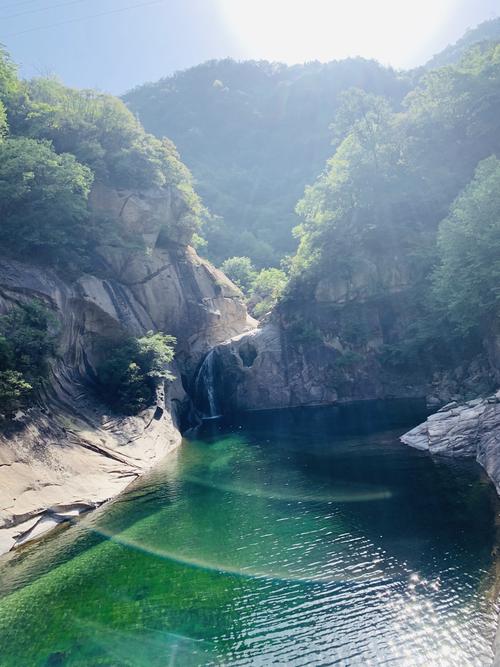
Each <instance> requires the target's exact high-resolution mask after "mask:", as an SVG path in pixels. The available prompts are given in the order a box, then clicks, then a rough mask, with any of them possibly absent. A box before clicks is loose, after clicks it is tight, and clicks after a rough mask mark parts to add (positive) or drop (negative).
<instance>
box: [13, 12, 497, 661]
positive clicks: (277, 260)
mask: <svg viewBox="0 0 500 667" xmlns="http://www.w3.org/2000/svg"><path fill="white" fill-rule="evenodd" d="M491 23H492V25H489V26H488V29H487V31H486V32H487V39H482V38H481V39H479V37H478V39H477V41H474V39H473V35H468V38H467V39H466V40H465V42H466V44H464V45H463V48H462V47H460V46H459V45H458V46H456V49H455V50H453V49H452V50H451V51H447V52H446V53H445V54H444V55H443V57H445V56H446V61H447V62H446V63H443V64H441V63H440V62H439V59H438V60H437V61H436V62H435V63H434V64H433V63H432V62H431V63H430V64H428V65H427V66H426V68H420V69H418V70H413V71H410V72H395V71H394V70H392V69H390V68H384V67H382V66H380V65H378V64H377V63H374V62H372V61H364V60H362V59H349V60H346V61H342V62H334V63H329V64H320V63H312V64H307V65H300V66H296V67H287V66H285V65H276V64H272V63H266V62H261V63H255V62H251V63H237V62H234V61H228V60H225V61H214V62H211V63H207V64H205V65H202V66H199V67H198V68H193V69H192V70H189V71H188V72H185V73H179V74H177V75H174V76H173V77H171V78H169V79H163V80H161V81H160V82H158V83H157V84H146V85H145V86H143V87H139V88H137V89H135V90H134V91H130V92H129V93H127V94H126V95H125V96H124V101H121V100H119V99H117V98H114V97H112V96H109V95H105V94H103V93H98V92H96V91H79V90H75V89H71V88H67V87H65V86H64V85H63V84H61V83H59V82H58V81H56V80H54V79H50V78H47V79H45V78H39V79H35V80H33V81H23V80H21V79H19V77H18V76H17V72H16V69H15V67H14V66H13V65H12V63H11V62H10V59H9V58H8V56H7V54H6V53H4V52H3V51H2V52H1V53H0V65H1V66H0V195H1V196H0V220H1V224H0V243H1V253H0V572H1V575H2V576H1V578H0V664H1V665H6V666H7V665H16V666H17V665H19V664H20V659H24V660H25V664H26V665H41V666H42V665H43V666H44V667H48V666H49V665H52V666H54V665H75V666H76V665H80V666H81V665H94V664H95V665H97V664H103V665H110V666H113V665H122V664H123V665H129V664H130V665H148V666H149V665H156V664H158V665H164V664H179V665H190V664H192V665H218V664H235V665H245V664H246V665H248V664H269V662H271V661H274V662H277V663H278V664H296V665H307V664H340V665H344V664H348V665H351V664H352V665H355V664H363V665H364V664H372V663H376V664H397V665H405V664H412V665H413V664H415V665H428V664H442V665H456V664H460V665H469V664H470V665H488V664H491V662H492V661H493V660H494V659H495V658H494V653H495V650H494V647H493V641H494V636H495V629H496V625H497V620H498V582H499V579H498V573H497V569H498V556H497V553H498V545H499V543H498V516H499V505H498V497H497V493H499V492H500V394H499V390H498V387H499V386H500V323H499V313H500V310H499V307H498V304H499V291H498V285H499V280H500V264H499V262H500V162H499V158H500V139H499V137H500V119H499V117H498V113H497V111H498V102H499V101H500V43H499V42H498V38H499V35H500V23H499V22H498V20H497V21H493V22H491ZM478 30H479V29H478ZM477 34H478V35H479V36H481V35H483V32H482V31H481V30H479V32H478V33H477ZM446 54H447V55H446ZM229 120H230V121H231V123H229ZM141 123H144V125H145V127H143V125H142V124H141ZM148 131H149V132H153V133H154V134H149V133H148ZM155 135H156V136H155ZM164 136H169V137H172V138H173V139H174V140H175V141H176V143H177V144H179V146H180V147H181V150H182V153H181V155H179V153H177V150H176V148H175V146H174V144H173V143H172V141H170V139H165V138H164ZM288 149H289V150H288ZM183 160H185V161H186V163H187V165H188V167H189V168H190V169H191V170H192V172H193V173H194V178H193V177H192V176H191V173H190V171H189V169H188V168H187V167H186V165H185V164H184V162H183ZM260 166H262V174H261V177H260V178H257V177H256V176H255V174H256V173H257V172H258V170H259V167H260ZM273 183H274V186H275V187H274V188H273ZM311 183H312V184H311ZM198 190H199V191H200V192H202V194H203V202H202V201H201V199H200V197H199V196H198V194H197V192H198ZM299 199H300V201H299V203H298V204H297V206H296V208H294V207H295V204H296V202H297V200H299ZM292 200H293V201H292ZM206 204H208V205H209V207H210V209H211V210H210V211H209V210H208V209H207V208H206V207H205V205H206ZM273 221H274V222H273ZM292 229H293V235H292ZM294 239H295V240H294ZM195 248H196V249H195ZM243 253H244V254H245V256H243ZM247 255H248V256H247ZM205 256H207V257H208V259H207V258H205ZM210 260H211V261H210ZM227 260H236V261H233V262H232V264H231V263H230V264H229V265H230V266H231V265H232V266H233V268H234V267H236V268H238V267H239V269H240V270H241V268H242V267H243V268H244V269H245V271H246V274H245V275H243V273H244V272H242V271H240V274H238V272H237V271H235V273H234V275H231V278H233V280H234V282H233V281H232V280H231V279H230V278H229V277H227V276H226V275H225V274H224V272H223V271H222V270H221V269H219V268H216V266H215V265H214V264H212V262H214V263H215V264H217V265H219V266H221V265H222V264H223V263H224V262H225V261H227ZM241 260H243V262H242V261H241ZM259 278H260V282H259ZM236 283H237V284H236ZM258 306H261V308H260V309H259V308H258ZM250 312H251V313H254V314H258V315H259V320H257V319H255V318H254V317H253V316H252V315H251V314H249V313H250ZM495 489H496V492H497V493H495ZM107 501H109V502H107ZM90 510H95V511H93V512H90ZM87 513H88V516H80V515H83V514H87ZM26 625H29V626H30V627H31V628H32V631H31V632H30V633H29V634H26V633H25V632H24V631H23V627H24V626H26Z"/></svg>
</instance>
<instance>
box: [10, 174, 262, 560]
mask: <svg viewBox="0 0 500 667" xmlns="http://www.w3.org/2000/svg"><path fill="white" fill-rule="evenodd" d="M91 201H92V207H93V210H94V211H95V212H96V214H97V213H98V214H101V215H102V214H105V215H106V216H107V217H108V218H112V219H113V220H114V221H115V222H117V223H118V224H120V225H122V226H123V228H124V229H125V230H127V231H133V232H134V233H135V234H136V235H139V238H142V241H143V244H144V247H143V248H141V249H127V248H125V247H123V246H120V247H111V246H106V247H101V248H98V249H97V250H96V256H95V271H93V272H92V273H89V274H84V275H82V276H80V277H79V278H78V279H77V280H73V281H69V280H65V279H64V277H62V276H61V275H58V274H56V273H55V272H53V271H51V270H48V269H43V268H40V267H36V266H34V265H31V264H23V263H20V262H16V261H12V260H7V259H1V260H0V312H5V311H7V310H8V309H9V308H11V307H12V306H14V305H16V304H18V303H21V302H23V301H26V300H30V299H32V298H37V299H40V300H42V301H43V302H44V303H45V304H46V305H47V307H48V308H50V309H51V311H52V312H53V313H54V315H55V318H56V319H57V321H58V328H59V330H60V332H61V334H60V339H59V349H58V355H57V358H56V359H54V360H53V362H52V365H51V377H50V382H49V383H48V385H47V387H46V388H45V390H44V392H43V395H41V396H40V399H39V401H38V404H37V406H36V407H33V408H31V409H30V410H28V411H27V412H26V413H25V414H22V413H20V414H18V415H17V417H16V419H15V421H14V423H13V424H12V425H11V426H10V427H9V428H8V429H7V430H5V431H4V432H3V433H2V435H1V436H0V553H1V552H2V551H5V550H7V549H9V548H11V547H12V546H13V545H15V544H19V543H22V542H23V541H25V540H26V539H29V538H32V537H34V536H36V535H37V534H39V533H40V532H43V531H44V530H46V529H48V528H50V527H52V526H54V525H56V524H57V523H59V522H61V521H63V520H65V519H66V518H67V517H68V516H71V515H75V514H78V513H80V512H82V511H85V510H86V509H89V508H92V507H94V506H95V505H96V504H98V503H100V502H102V501H104V500H106V499H107V498H109V497H111V496H113V495H115V494H116V493H118V492H119V491H120V490H121V489H123V488H124V487H125V486H126V485H127V484H128V483H129V482H130V481H131V480H132V479H134V478H135V477H137V475H139V474H140V473H141V472H142V471H143V470H145V469H147V468H149V467H151V466H152V465H153V464H154V463H155V462H156V461H158V460H159V459H160V458H161V457H162V456H164V455H165V454H166V453H167V452H168V451H169V450H170V449H171V448H173V447H175V446H177V445H178V444H179V442H180V434H179V431H178V428H177V424H178V419H179V413H180V411H181V409H183V408H185V407H186V406H189V398H188V396H187V395H186V390H185V389H186V387H189V386H190V384H191V383H192V378H193V375H194V372H195V369H196V368H197V366H198V365H199V363H200V360H201V359H202V357H203V356H204V355H205V354H206V353H207V351H208V350H209V349H211V348H212V347H213V346H214V345H217V344H219V343H221V342H222V341H224V340H226V339H227V338H229V337H231V336H234V335H236V334H241V333H242V332H244V331H246V330H248V329H251V328H252V327H253V326H254V324H255V323H254V322H253V321H252V320H251V318H249V317H248V316H247V312H246V309H245V306H244V303H243V301H242V298H241V294H240V293H239V291H238V290H237V289H236V288H235V287H234V285H232V283H231V282H230V281H229V280H228V279H227V278H226V277H225V276H224V275H223V274H222V273H221V272H220V271H217V270H216V269H215V268H214V267H212V266H211V265H210V264H209V263H208V262H206V261H204V260H202V259H200V258H199V257H198V256H197V255H196V253H195V251H194V250H193V249H192V248H190V247H188V246H186V244H185V243H186V238H185V237H184V236H183V232H182V229H184V224H183V220H182V216H183V215H186V212H185V209H184V208H183V205H182V201H180V200H178V199H177V198H176V195H175V193H173V192H171V191H170V190H168V189H166V190H165V189H164V190H161V191H151V192H146V193H144V192H131V191H126V192H125V191H122V192H119V191H116V190H110V189H108V188H104V187H103V186H96V188H95V189H94V191H93V193H92V197H91ZM149 330H162V331H165V332H167V333H169V334H173V335H175V336H176V337H177V339H178V345H177V354H176V362H175V368H174V369H173V371H174V374H175V375H176V376H177V379H176V381H175V382H174V383H172V384H170V385H168V386H166V387H159V389H158V392H157V398H156V404H155V405H154V406H152V407H151V408H150V409H149V410H146V411H145V412H144V413H142V414H140V415H139V416H138V417H127V418H119V417H116V416H113V415H109V414H108V412H109V411H108V409H107V408H105V407H104V406H103V405H100V404H99V402H98V401H97V399H96V398H95V395H94V393H93V391H92V382H93V378H94V372H95V368H96V365H97V363H98V362H99V360H100V355H101V354H102V352H101V351H100V350H101V349H102V346H99V344H98V343H99V341H102V339H103V338H105V339H108V340H114V339H116V340H118V339H120V338H121V337H123V335H135V336H139V335H142V334H144V333H145V332H147V331H149Z"/></svg>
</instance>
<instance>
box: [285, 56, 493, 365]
mask: <svg viewBox="0 0 500 667" xmlns="http://www.w3.org/2000/svg"><path fill="white" fill-rule="evenodd" d="M499 102H500V45H496V44H494V45H481V46H477V47H475V48H473V49H472V50H471V51H469V52H468V53H467V55H466V56H465V57H464V58H463V59H462V60H460V62H459V63H458V64H456V65H452V66H448V67H444V68H441V69H438V70H435V71H431V72H428V73H426V74H425V75H424V76H423V77H422V78H421V80H420V81H419V83H418V85H417V86H416V88H415V89H414V90H413V91H412V92H411V93H410V94H409V95H408V96H407V97H406V99H405V100H404V102H403V110H402V111H401V112H398V113H394V112H392V110H391V108H390V105H389V103H388V102H387V101H386V100H384V99H383V98H381V97H377V96H374V95H369V94H366V93H365V92H363V91H361V90H352V91H349V92H348V93H346V94H344V95H343V97H342V107H341V110H340V112H339V113H338V119H339V122H338V123H337V124H335V125H334V127H333V130H334V132H336V134H337V136H339V135H342V134H343V135H344V138H343V140H342V141H341V142H340V143H339V144H338V147H337V149H336V151H335V153H334V155H333V157H331V158H330V160H329V161H328V163H327V167H326V169H325V171H324V172H323V173H322V174H321V175H320V176H319V178H318V180H317V181H316V183H315V184H314V185H313V186H311V187H309V188H307V189H306V192H305V196H304V197H303V199H302V200H301V201H300V202H299V204H298V207H297V211H298V213H299V214H300V215H301V217H302V223H301V225H299V226H298V227H297V228H296V230H295V233H296V235H297V237H298V239H299V249H298V252H297V254H296V255H295V257H294V258H293V261H292V263H291V281H290V284H289V286H288V288H287V293H286V298H287V299H289V300H292V301H293V300H295V299H299V300H302V301H304V302H307V301H309V300H311V299H314V298H315V294H316V291H317V289H318V285H320V284H321V282H322V281H324V280H325V279H326V280H329V281H331V282H335V281H345V282H346V283H352V282H353V281H355V280H356V277H357V276H359V275H362V274H363V272H364V271H365V270H366V266H372V267H377V276H376V277H375V275H374V277H373V280H372V283H371V285H370V290H371V293H372V295H376V294H379V295H380V296H381V295H383V294H387V293H388V292H390V290H391V289H392V288H393V287H394V285H393V284H392V282H393V280H394V275H395V273H396V274H399V275H400V278H398V280H399V281H400V287H401V286H404V285H406V287H407V288H410V287H411V289H408V290H407V299H409V300H410V303H411V304H412V309H413V313H414V316H413V321H412V322H411V323H410V324H409V325H408V326H407V328H406V330H405V331H403V332H401V338H400V340H399V342H398V344H397V347H398V350H399V353H402V356H403V357H405V356H406V358H407V359H410V361H411V363H413V364H415V363H419V362H420V361H421V360H422V358H423V357H429V353H430V356H431V357H432V362H433V363H434V364H435V363H436V356H439V355H438V354H437V350H438V349H440V350H441V351H443V350H445V348H447V349H448V351H450V350H452V349H454V348H455V349H459V350H460V354H462V353H463V352H464V350H466V351H467V353H470V354H474V353H477V352H478V351H479V349H480V344H479V341H480V340H481V332H482V331H484V329H485V328H486V329H487V328H488V326H491V324H492V322H493V321H494V319H495V318H496V317H498V305H499V304H498V297H499V294H498V287H497V286H498V278H499V267H498V257H499V256H500V245H499V242H498V237H499V233H500V232H499V230H500V216H499V215H498V201H497V199H498V196H497V193H498V163H497V160H496V158H495V157H494V155H498V154H499V152H500V141H499V137H500V117H499V116H498V113H497V111H498V105H499ZM492 156H493V157H492ZM482 160H484V162H481V161H482ZM478 163H480V164H479V167H478ZM476 167H477V171H476V172H475V170H476ZM474 173H475V175H474ZM454 201H455V203H453V202H454ZM450 206H451V211H450ZM401 276H404V277H401ZM452 341H453V342H452ZM408 354H409V355H410V356H409V357H408ZM399 356H400V358H401V355H399ZM386 360H387V358H386Z"/></svg>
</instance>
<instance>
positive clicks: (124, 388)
mask: <svg viewBox="0 0 500 667" xmlns="http://www.w3.org/2000/svg"><path fill="white" fill-rule="evenodd" d="M175 342H176V341H175V338H174V337H173V336H167V335H166V334H164V333H161V332H157V333H153V332H152V331H150V332H148V333H147V334H146V335H145V336H142V337H141V338H128V339H126V340H125V341H123V342H122V343H121V344H116V343H112V344H111V343H110V344H109V345H108V346H107V348H106V349H105V351H104V356H105V358H104V361H103V362H102V363H101V364H100V366H99V368H98V369H97V380H98V389H99V393H100V394H101V396H102V398H103V399H104V400H105V402H106V403H108V404H109V405H110V406H111V407H112V408H113V409H114V410H116V411H117V412H121V413H123V414H128V415H134V414H137V413H138V412H140V411H141V410H143V409H145V408H147V407H148V406H149V405H151V403H152V402H153V400H154V397H155V388H156V386H157V384H158V382H159V381H161V380H166V381H171V380H173V379H174V377H173V375H172V374H171V373H170V372H169V371H168V370H167V365H168V364H169V363H170V362H171V361H172V360H173V358H174V347H173V346H174V345H175Z"/></svg>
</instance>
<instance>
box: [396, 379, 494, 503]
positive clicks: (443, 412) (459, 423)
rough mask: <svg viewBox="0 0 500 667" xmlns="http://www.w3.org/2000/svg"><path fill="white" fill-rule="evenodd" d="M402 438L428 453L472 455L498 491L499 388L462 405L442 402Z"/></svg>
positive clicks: (408, 443) (407, 443)
mask: <svg viewBox="0 0 500 667" xmlns="http://www.w3.org/2000/svg"><path fill="white" fill-rule="evenodd" d="M401 441H402V442H403V443H404V444H406V445H410V447H415V448H416V449H423V450H426V451H429V452H430V453H431V454H441V455H445V456H466V457H473V458H475V459H476V460H477V461H478V462H479V463H480V464H481V465H482V466H483V468H484V469H485V470H486V472H487V473H488V476H489V477H490V478H491V480H492V481H493V483H494V484H495V486H496V489H497V492H498V493H499V494H500V391H497V392H496V394H493V395H491V396H489V397H487V398H484V399H475V400H473V401H468V402H467V403H464V404H461V405H458V404H457V403H450V404H448V405H445V406H444V407H443V408H441V409H440V410H439V411H438V412H436V413H435V414H433V415H431V416H430V417H429V418H428V419H427V421H425V422H424V423H423V424H420V426H417V427H416V428H414V429H413V430H411V431H409V432H408V433H405V435H403V436H402V437H401Z"/></svg>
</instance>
